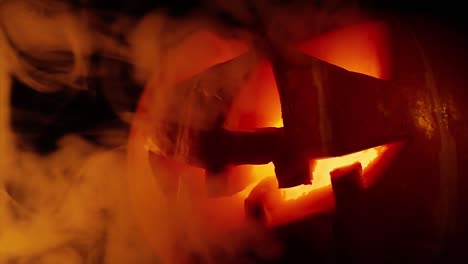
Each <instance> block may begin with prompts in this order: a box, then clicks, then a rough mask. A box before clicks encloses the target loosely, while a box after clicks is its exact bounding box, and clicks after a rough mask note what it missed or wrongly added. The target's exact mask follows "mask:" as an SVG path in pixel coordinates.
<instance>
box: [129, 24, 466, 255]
mask: <svg viewBox="0 0 468 264" xmlns="http://www.w3.org/2000/svg"><path fill="white" fill-rule="evenodd" d="M394 28H396V29H398V30H397V31H398V32H399V31H400V30H401V31H402V32H405V31H404V30H403V29H402V27H399V26H395V27H394ZM391 36H392V35H391V34H390V31H388V27H387V26H386V25H385V24H382V23H365V24H360V25H355V26H351V27H348V28H344V29H339V30H337V31H335V32H329V33H326V34H324V35H323V36H320V37H318V38H314V39H311V40H309V41H306V42H301V43H293V44H290V45H289V46H288V47H286V48H284V50H285V53H284V54H282V55H284V56H283V57H281V58H279V59H277V58H272V56H270V54H268V52H264V51H263V50H262V49H260V48H250V49H248V48H246V47H245V46H243V45H241V44H239V43H235V42H229V41H226V40H223V39H222V38H221V37H219V36H216V35H215V34H212V33H209V32H199V33H196V34H194V35H192V36H191V37H189V38H188V39H187V40H186V42H185V44H182V45H190V46H193V45H195V46H197V45H198V46H197V47H199V48H200V49H201V50H203V51H213V52H214V53H216V54H213V56H211V57H208V58H204V57H203V55H201V54H204V53H203V52H202V51H201V52H200V53H198V54H184V53H183V54H178V53H177V52H175V53H174V55H173V58H174V60H183V61H186V64H184V67H181V68H180V70H179V71H177V72H176V76H157V77H156V78H155V81H153V82H151V83H149V84H148V85H147V88H146V90H145V92H144V94H143V96H142V98H141V101H140V105H139V109H138V112H137V114H136V116H135V119H134V122H133V127H132V133H131V138H130V142H129V165H130V170H131V172H130V173H129V186H130V192H131V195H132V198H133V206H134V209H135V214H136V216H137V218H138V221H139V224H140V225H141V227H142V229H143V231H144V233H145V234H146V236H147V238H148V240H149V241H150V243H151V244H152V245H153V246H154V248H155V250H156V252H157V253H158V254H159V255H160V256H161V258H162V259H163V260H165V261H167V263H179V262H182V263H183V262H184V258H185V254H186V253H185V252H184V250H187V249H190V250H194V251H199V252H207V251H210V245H212V244H213V243H216V242H215V241H218V242H219V241H220V240H221V241H225V240H223V239H222V238H223V237H224V236H226V235H227V236H230V234H232V232H241V231H239V230H244V231H242V232H246V231H245V230H249V228H250V227H251V226H252V225H251V224H252V222H251V220H254V221H259V220H260V222H261V223H262V226H265V227H266V228H267V229H268V228H270V229H271V228H273V229H277V228H278V227H279V226H290V225H293V224H294V223H295V222H296V221H298V220H300V219H306V218H314V217H316V216H318V215H323V214H327V213H328V212H331V211H333V210H334V209H335V198H336V207H337V209H339V207H340V206H341V208H342V209H343V210H341V214H342V215H341V218H343V217H344V218H343V219H344V220H342V221H338V222H337V223H339V224H340V226H341V229H338V230H341V231H338V232H341V234H346V235H345V236H347V237H348V238H349V239H351V240H350V241H351V242H344V243H346V245H347V246H349V247H350V248H351V251H350V252H351V253H349V252H348V251H349V249H346V250H344V251H346V252H348V253H349V254H351V255H353V256H357V257H356V258H359V260H362V259H360V258H364V259H366V260H369V258H370V259H372V257H378V256H391V255H392V254H391V252H392V251H391V250H394V249H396V251H394V253H395V252H396V253H395V255H396V256H405V254H408V252H411V253H412V254H414V255H415V256H424V255H425V254H427V253H428V252H430V253H434V252H433V251H432V249H429V250H424V249H421V251H420V252H418V251H417V250H415V246H414V245H415V244H417V245H420V244H421V243H419V242H422V243H423V245H422V247H431V246H433V243H434V244H437V239H438V237H437V236H436V237H433V238H427V235H435V232H433V231H427V230H429V229H431V228H432V229H433V228H434V227H437V226H439V225H438V224H437V223H436V222H435V219H434V218H431V219H425V218H426V217H428V216H431V215H433V214H434V212H433V210H434V209H433V208H434V200H437V198H434V197H439V194H440V188H441V189H442V190H447V189H449V190H451V191H452V190H453V185H452V183H446V182H445V181H450V179H452V180H453V179H457V175H458V173H462V172H466V165H462V164H466V162H465V163H463V161H461V159H462V157H461V156H460V153H461V152H457V148H456V147H455V145H457V144H458V145H460V146H461V147H460V149H462V151H464V153H466V145H467V140H466V138H465V137H464V136H463V135H466V134H464V133H466V128H465V130H463V129H462V130H459V131H455V130H457V129H458V128H459V127H460V125H459V124H460V123H459V122H463V120H464V115H463V114H464V112H462V109H461V107H460V106H461V104H460V102H461V101H458V99H457V96H456V95H457V94H463V92H462V91H461V90H457V89H458V88H457V87H456V85H454V87H447V88H446V89H445V90H443V91H442V90H439V88H438V87H437V86H436V81H434V80H433V79H431V78H434V77H431V75H429V74H428V69H429V67H430V66H429V65H428V63H429V62H425V60H427V58H426V57H425V56H426V55H425V53H424V52H423V51H421V50H420V49H419V47H418V46H417V45H418V44H417V42H416V40H415V39H412V38H411V35H410V34H407V33H406V32H405V33H402V34H394V35H393V36H394V38H393V39H392V38H391ZM392 45H393V46H392ZM181 49H182V50H183V46H182V48H181ZM410 55H411V56H410ZM207 56H208V55H207ZM314 57H315V58H314ZM392 62H394V65H398V67H396V68H394V71H393V72H392V74H391V71H390V69H391V67H390V66H391V65H392ZM281 85H283V86H284V87H287V88H288V89H289V90H288V91H286V92H285V91H284V90H283V91H282V92H283V93H286V94H278V90H279V89H278V86H281ZM298 86H301V88H297V87H298ZM304 87H306V88H304ZM294 88H296V90H294ZM307 88H308V89H307ZM280 95H281V96H280ZM463 96H465V98H466V94H463ZM294 97H295V98H294ZM284 98H289V100H292V101H289V102H296V103H298V104H299V105H292V106H291V105H287V102H288V101H285V99H284ZM291 98H293V99H291ZM280 102H281V103H280ZM288 111H289V112H288ZM288 115H290V116H291V115H293V116H294V117H292V118H291V117H289V119H287V120H286V119H285V124H284V125H285V127H284V128H282V127H283V122H282V119H281V117H283V118H288ZM286 121H287V122H290V123H289V124H288V123H286ZM288 125H289V128H288ZM298 128H300V129H298ZM288 129H289V131H288ZM295 129H296V130H295ZM453 129H455V130H453ZM290 146H293V147H290ZM458 151H460V150H458ZM298 153H299V154H298ZM271 162H273V163H274V165H273V164H272V163H271ZM283 162H284V163H283ZM275 167H276V169H275ZM291 170H297V171H294V172H291ZM457 170H458V171H457ZM304 171H305V172H309V174H307V175H308V177H304ZM275 173H276V177H275ZM281 175H287V177H286V176H284V178H281V177H282V176H281ZM297 175H302V176H297ZM330 175H332V176H333V177H332V178H331V176H330ZM294 177H297V178H294ZM301 177H302V178H301ZM377 178H380V180H379V181H377ZM291 179H292V180H291ZM347 179H348V180H347ZM307 181H309V182H307ZM438 181H441V182H440V183H439V182H438ZM310 182H311V183H312V184H311V185H308V183H310ZM332 182H333V184H331V183H332ZM335 182H336V184H335ZM332 185H333V186H332ZM374 185H375V186H374ZM343 186H344V187H343ZM279 187H282V188H279ZM353 188H354V189H353ZM415 190H416V191H415ZM413 196H417V198H414V197H413ZM339 197H341V198H339ZM440 197H445V198H447V196H444V195H443V194H442V196H440ZM338 199H340V200H338ZM347 200H348V201H347ZM354 206H355V207H354ZM346 208H348V209H346ZM349 208H352V209H349ZM382 208H384V209H382ZM337 215H338V216H340V214H339V213H337ZM438 215H443V214H438ZM341 218H340V219H341ZM408 218H410V219H408ZM442 218H444V219H445V220H447V219H449V220H447V221H450V219H451V218H450V217H448V216H447V215H445V216H442ZM389 219H392V220H389ZM343 221H344V222H343ZM389 221H392V224H391V225H388V222H389ZM423 221H426V223H424V224H423ZM254 226H256V224H255V225H254ZM279 228H280V229H281V228H282V227H279ZM309 228H311V229H314V227H310V226H309ZM320 228H322V227H319V228H317V229H320ZM358 228H362V229H361V230H359V231H358V234H356V232H354V233H353V230H354V229H358ZM303 232H304V233H306V234H309V233H310V232H312V231H310V230H309V229H304V230H303ZM313 232H315V231H313ZM313 232H312V233H313ZM302 235H304V234H302ZM315 235H316V234H315ZM310 236H313V235H310ZM407 236H408V238H409V240H408V239H407V240H406V241H405V242H401V243H399V244H395V245H392V246H393V247H389V246H388V244H389V243H396V242H397V241H400V240H401V239H403V240H405V238H407ZM230 238H232V237H230ZM228 240H229V239H228ZM352 241H354V242H355V245H353V242H352ZM417 247H419V246H417ZM347 256H348V255H347ZM348 257H349V256H348Z"/></svg>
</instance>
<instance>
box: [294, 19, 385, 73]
mask: <svg viewBox="0 0 468 264" xmlns="http://www.w3.org/2000/svg"><path fill="white" fill-rule="evenodd" d="M388 43H389V32H388V28H387V26H386V25H385V24H383V23H378V22H370V23H364V24H359V25H354V26H350V27H346V28H343V29H340V30H337V31H333V32H330V33H327V34H325V35H322V36H320V37H318V38H314V39H311V40H309V41H307V42H305V43H301V44H300V45H297V47H298V48H299V49H300V50H301V51H303V52H304V53H306V54H308V55H310V56H313V57H316V58H318V59H320V60H323V61H326V62H328V63H331V64H334V65H336V66H339V67H342V68H344V69H346V70H349V71H353V72H358V73H362V74H366V75H369V76H372V77H375V78H380V79H388V78H389V65H390V58H391V56H390V48H389V44H388Z"/></svg>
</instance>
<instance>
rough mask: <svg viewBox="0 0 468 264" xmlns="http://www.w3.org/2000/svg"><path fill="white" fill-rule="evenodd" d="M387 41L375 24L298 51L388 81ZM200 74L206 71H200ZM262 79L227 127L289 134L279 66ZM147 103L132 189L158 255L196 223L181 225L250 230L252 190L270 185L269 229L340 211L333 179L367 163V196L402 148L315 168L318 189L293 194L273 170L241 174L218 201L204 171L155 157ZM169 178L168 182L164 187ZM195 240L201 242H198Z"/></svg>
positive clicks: (136, 127) (140, 119) (137, 128)
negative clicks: (339, 171) (352, 166)
mask: <svg viewBox="0 0 468 264" xmlns="http://www.w3.org/2000/svg"><path fill="white" fill-rule="evenodd" d="M387 37H388V35H387V29H386V27H385V25H382V24H380V23H367V24H361V25H356V26H352V27H349V28H345V29H341V30H339V31H336V32H332V33H328V34H326V35H324V36H321V37H319V38H317V39H314V40H311V41H309V42H306V43H302V44H301V45H297V48H298V49H300V50H301V51H303V52H304V53H306V54H309V55H311V56H315V57H317V58H319V59H322V60H324V61H327V62H329V63H332V64H335V65H337V66H340V67H342V68H345V69H347V70H349V71H354V72H359V73H363V74H367V75H370V76H373V77H376V78H387V77H388V76H389V74H388V69H389V64H390V62H389V61H388V59H389V57H390V56H389V50H388V45H387V40H388V39H387ZM230 56H233V55H232V54H231V55H230ZM215 61H218V60H215ZM196 71H197V72H199V71H200V69H199V67H198V68H197V69H196ZM184 74H185V73H184ZM254 75H255V78H254V80H253V81H254V82H256V84H257V85H255V87H257V89H256V90H252V89H241V92H240V94H239V95H238V96H237V97H236V99H235V102H234V105H233V107H232V109H231V112H230V113H229V114H228V116H227V120H226V123H225V127H226V128H227V129H228V130H241V129H250V128H260V127H272V126H273V127H281V126H282V119H281V107H280V100H279V96H278V92H277V89H276V85H275V81H274V77H273V74H272V72H271V66H270V65H269V63H268V62H265V63H264V64H262V65H260V67H258V69H257V72H256V73H254ZM259 98H261V100H259ZM145 101H147V100H145V98H144V96H143V98H142V100H141V102H140V107H139V111H138V114H137V116H136V117H135V121H134V124H133V128H132V133H131V140H130V146H129V162H130V169H131V176H130V177H129V181H130V182H129V186H130V192H131V195H132V198H133V202H134V209H135V212H136V216H137V217H138V220H139V222H140V225H141V226H142V227H143V231H144V233H146V235H147V237H148V239H149V240H150V242H151V243H152V244H153V246H154V247H155V248H156V249H157V250H158V251H165V249H166V248H169V247H170V245H168V243H167V241H173V240H174V239H176V238H175V237H177V236H178V235H177V234H176V233H177V232H174V230H175V229H176V228H177V225H178V223H177V221H178V219H190V221H188V222H187V221H185V222H184V223H179V224H181V225H183V226H184V227H186V228H187V229H190V226H191V225H202V226H203V227H204V228H202V229H201V230H204V231H203V232H207V230H208V233H213V234H216V233H219V232H220V231H226V230H229V229H232V228H238V227H240V226H243V225H245V224H246V223H247V220H246V215H245V208H244V202H245V200H246V199H247V198H248V197H249V195H250V194H251V192H252V190H254V189H255V188H258V186H260V184H261V183H264V182H269V186H270V187H269V192H272V194H271V195H270V196H269V197H270V198H271V199H269V201H268V208H269V212H268V214H269V220H268V222H267V224H268V225H277V224H281V223H288V222H290V221H293V220H295V219H298V218H301V217H305V216H307V215H311V214H314V213H319V212H323V211H327V210H332V209H333V207H334V198H333V191H332V188H331V180H330V172H331V171H333V170H334V169H336V168H340V167H343V166H347V165H350V164H354V163H360V164H361V167H362V179H361V180H362V186H363V187H364V188H365V187H367V186H369V185H371V184H372V183H373V182H374V180H375V178H376V177H377V176H378V175H379V174H380V173H381V172H382V169H384V167H385V166H386V165H388V161H389V160H390V158H391V157H392V155H393V154H392V153H393V152H394V151H393V149H396V148H397V147H398V144H397V143H395V144H388V145H383V146H376V147H374V148H370V149H366V150H362V151H360V152H357V153H351V154H349V155H345V156H341V157H330V158H323V159H317V160H310V166H312V167H313V181H312V184H311V185H301V186H296V187H293V188H287V189H278V188H277V185H276V187H275V181H276V178H275V173H274V166H273V164H266V165H242V166H237V167H233V168H231V169H230V170H229V172H227V173H226V175H225V176H226V177H227V178H228V185H229V188H230V191H231V193H232V195H229V196H223V197H210V196H209V195H208V194H207V191H206V187H205V175H204V170H203V169H200V168H195V167H192V166H190V165H188V164H185V163H182V162H178V161H174V160H170V159H168V158H164V157H160V156H158V155H152V154H151V148H153V147H155V146H152V143H151V142H148V133H149V132H148V128H147V124H148V122H150V120H147V119H146V118H147V117H145V113H146V112H147V111H146V109H147V108H148V107H150V106H151V102H145ZM148 156H150V158H148ZM148 161H149V162H148ZM161 177H162V178H166V180H164V179H162V181H161V179H158V180H156V178H161ZM161 182H166V183H164V184H166V185H168V186H169V192H166V191H162V190H161V189H162V187H161ZM276 184H277V183H276ZM179 201H180V202H179ZM182 201H190V203H189V204H187V203H186V202H182ZM174 216H177V217H174ZM191 230H199V229H198V228H194V229H191ZM193 232H195V233H196V231H193ZM195 233H194V234H192V235H193V237H196V236H197V234H195ZM203 235H206V233H203ZM166 252H167V251H166ZM169 258H170V257H169Z"/></svg>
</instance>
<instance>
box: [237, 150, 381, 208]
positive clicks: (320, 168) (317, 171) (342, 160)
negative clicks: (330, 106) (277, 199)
mask: <svg viewBox="0 0 468 264" xmlns="http://www.w3.org/2000/svg"><path fill="white" fill-rule="evenodd" d="M386 149H387V146H386V145H384V146H378V147H374V148H370V149H366V150H363V151H359V152H355V153H351V154H348V155H344V156H341V157H332V158H324V159H318V160H315V161H313V160H312V161H311V163H310V166H312V167H313V170H312V173H313V181H312V184H311V185H299V186H295V187H291V188H285V189H281V196H282V199H283V200H284V201H289V200H295V199H298V198H300V197H302V196H304V195H307V194H309V193H310V192H312V191H313V190H316V189H319V188H323V187H327V186H329V185H330V184H331V179H330V172H332V171H333V170H334V169H337V168H340V167H344V166H348V165H351V164H353V163H356V162H359V163H361V166H362V170H363V174H364V175H365V173H366V169H367V168H369V165H371V164H372V163H373V162H374V161H376V159H377V158H378V157H379V156H381V155H382V154H383V153H384V152H385V150H386ZM252 167H253V168H252V172H251V173H252V174H253V175H255V181H254V183H252V184H251V185H249V187H248V188H246V189H244V192H245V194H246V195H248V192H250V191H251V190H252V189H253V188H254V187H255V185H257V184H258V183H259V182H260V181H262V180H264V179H266V178H268V177H271V176H274V175H275V168H274V166H273V163H269V164H266V165H260V166H252ZM363 181H364V180H363Z"/></svg>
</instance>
